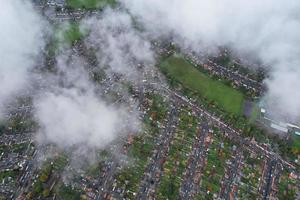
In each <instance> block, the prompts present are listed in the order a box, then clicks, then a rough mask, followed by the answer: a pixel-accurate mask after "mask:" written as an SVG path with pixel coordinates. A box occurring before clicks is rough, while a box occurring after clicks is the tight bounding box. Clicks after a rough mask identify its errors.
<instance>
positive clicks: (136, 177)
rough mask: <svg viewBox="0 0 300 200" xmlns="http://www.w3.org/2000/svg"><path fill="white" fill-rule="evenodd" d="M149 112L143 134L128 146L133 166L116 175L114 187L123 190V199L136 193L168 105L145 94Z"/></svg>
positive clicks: (152, 95)
mask: <svg viewBox="0 0 300 200" xmlns="http://www.w3.org/2000/svg"><path fill="white" fill-rule="evenodd" d="M146 96H147V102H145V103H146V104H147V105H148V106H149V110H148V112H147V115H146V117H145V119H144V128H143V134H139V135H137V136H135V137H134V141H133V143H132V144H131V145H129V147H128V148H129V151H128V156H129V158H130V159H132V162H133V164H132V165H130V166H126V167H124V168H123V169H122V170H121V171H119V172H118V173H117V175H116V178H117V182H116V187H117V188H122V189H124V191H125V193H124V198H126V199H134V198H135V197H134V193H136V192H138V189H139V184H140V181H141V179H142V177H143V174H144V171H145V168H146V167H147V164H148V158H149V157H151V155H152V152H153V150H154V148H155V139H156V137H157V135H158V133H159V127H160V126H161V125H162V124H163V123H165V122H164V119H166V117H167V115H166V114H167V110H168V105H167V103H166V102H165V100H164V99H163V97H161V96H159V95H155V94H146Z"/></svg>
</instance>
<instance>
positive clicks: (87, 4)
mask: <svg viewBox="0 0 300 200" xmlns="http://www.w3.org/2000/svg"><path fill="white" fill-rule="evenodd" d="M66 2H67V6H68V7H70V8H72V9H77V8H83V9H99V8H104V7H105V6H106V5H114V4H115V3H116V2H115V0H67V1H66Z"/></svg>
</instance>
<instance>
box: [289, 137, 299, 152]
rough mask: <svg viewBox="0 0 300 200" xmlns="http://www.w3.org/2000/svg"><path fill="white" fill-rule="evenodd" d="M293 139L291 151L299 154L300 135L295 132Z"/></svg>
mask: <svg viewBox="0 0 300 200" xmlns="http://www.w3.org/2000/svg"><path fill="white" fill-rule="evenodd" d="M291 139H292V143H291V151H292V153H293V155H295V156H298V155H299V154H300V136H298V135H295V134H293V135H292V138H291Z"/></svg>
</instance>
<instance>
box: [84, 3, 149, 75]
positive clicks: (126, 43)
mask: <svg viewBox="0 0 300 200" xmlns="http://www.w3.org/2000/svg"><path fill="white" fill-rule="evenodd" d="M82 26H83V27H85V28H87V29H88V30H90V34H89V36H88V38H87V39H86V44H87V46H88V47H93V48H94V49H95V50H96V56H97V58H98V61H99V66H100V67H107V66H110V67H109V68H108V70H107V72H108V73H110V72H112V73H119V74H122V75H124V76H125V77H126V78H127V79H130V80H135V79H137V78H138V76H139V73H138V71H137V70H136V66H137V64H139V63H147V65H146V66H149V65H152V64H153V63H154V56H153V52H152V51H151V49H150V48H151V45H150V43H149V41H148V40H147V39H145V38H144V36H143V35H142V33H141V32H139V31H138V30H137V29H135V28H134V24H133V20H132V18H131V16H130V15H129V14H128V13H127V12H125V11H122V10H112V9H106V10H105V11H104V12H103V13H102V14H101V16H100V17H92V18H88V19H86V20H85V21H84V22H83V23H82Z"/></svg>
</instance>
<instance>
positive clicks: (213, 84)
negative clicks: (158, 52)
mask: <svg viewBox="0 0 300 200" xmlns="http://www.w3.org/2000/svg"><path fill="white" fill-rule="evenodd" d="M160 68H161V70H162V71H163V72H164V73H165V74H167V75H168V76H169V77H170V78H172V79H175V80H176V81H179V82H181V83H182V84H183V85H184V86H185V87H188V88H189V89H191V90H193V91H195V92H197V93H199V94H200V95H202V96H203V97H205V98H207V99H208V100H209V101H213V102H214V103H216V105H218V106H219V107H220V108H223V109H224V110H225V111H227V112H229V113H233V114H236V115H242V112H243V104H244V101H245V99H244V96H243V94H242V93H241V92H239V91H237V90H235V89H233V88H231V87H229V86H226V85H224V84H222V83H220V82H218V81H216V80H212V79H211V78H210V77H208V76H206V75H205V74H203V73H201V72H200V71H199V70H197V69H196V68H194V67H193V66H192V65H191V64H189V63H188V62H187V61H186V60H185V59H184V58H183V57H180V56H171V57H169V58H167V59H166V60H165V61H163V62H162V63H161V65H160Z"/></svg>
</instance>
